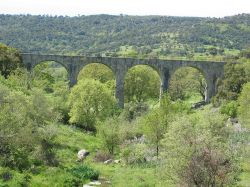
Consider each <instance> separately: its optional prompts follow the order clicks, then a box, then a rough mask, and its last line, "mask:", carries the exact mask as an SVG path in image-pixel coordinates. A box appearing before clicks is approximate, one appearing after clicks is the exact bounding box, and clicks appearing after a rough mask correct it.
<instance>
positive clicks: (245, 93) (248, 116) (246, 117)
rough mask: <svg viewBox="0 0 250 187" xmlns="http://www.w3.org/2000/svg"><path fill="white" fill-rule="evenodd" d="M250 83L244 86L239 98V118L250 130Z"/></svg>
mask: <svg viewBox="0 0 250 187" xmlns="http://www.w3.org/2000/svg"><path fill="white" fill-rule="evenodd" d="M249 108H250V83H247V84H245V85H244V86H243V90H242V92H241V94H240V97H239V117H240V120H241V121H242V123H243V125H244V126H245V127H247V128H248V129H249V128H250V110H249Z"/></svg>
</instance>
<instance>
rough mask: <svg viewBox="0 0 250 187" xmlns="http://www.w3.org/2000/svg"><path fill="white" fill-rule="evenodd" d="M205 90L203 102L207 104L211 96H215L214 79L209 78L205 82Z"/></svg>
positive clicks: (213, 77)
mask: <svg viewBox="0 0 250 187" xmlns="http://www.w3.org/2000/svg"><path fill="white" fill-rule="evenodd" d="M206 81H207V89H206V93H205V102H206V103H209V102H210V101H211V99H212V97H213V96H215V95H216V77H215V76H212V77H209V78H208V79H207V80H206Z"/></svg>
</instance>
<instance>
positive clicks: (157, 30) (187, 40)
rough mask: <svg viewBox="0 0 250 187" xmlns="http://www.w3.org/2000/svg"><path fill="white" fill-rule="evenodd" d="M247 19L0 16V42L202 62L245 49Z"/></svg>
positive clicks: (27, 48)
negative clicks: (200, 57)
mask: <svg viewBox="0 0 250 187" xmlns="http://www.w3.org/2000/svg"><path fill="white" fill-rule="evenodd" d="M249 20H250V19H249V14H241V15H236V16H231V17H225V18H219V19H217V18H194V17H190V18H187V17H171V16H143V17H142V16H127V15H120V16H111V15H92V16H78V17H63V16H55V17H51V16H47V15H44V16H41V15H39V16H32V15H0V25H1V30H0V36H1V37H0V42H3V43H6V44H8V45H10V46H13V47H16V48H18V49H20V50H22V51H24V52H29V51H39V52H44V53H48V52H50V53H63V54H65V53H68V54H86V53H87V54H88V53H94V54H100V53H102V54H104V55H108V56H113V55H114V56H116V55H123V54H126V55H130V56H135V55H136V56H138V55H139V56H141V57H145V56H147V57H152V56H156V55H157V56H165V57H166V56H180V57H183V56H189V57H192V56H194V54H195V53H197V54H203V56H205V57H207V56H213V55H217V54H218V55H220V54H227V52H228V51H230V50H234V51H235V50H240V49H244V48H247V47H249V38H250V35H249V34H250V32H249V25H250V23H249ZM124 48H126V49H124ZM131 48H132V49H131Z"/></svg>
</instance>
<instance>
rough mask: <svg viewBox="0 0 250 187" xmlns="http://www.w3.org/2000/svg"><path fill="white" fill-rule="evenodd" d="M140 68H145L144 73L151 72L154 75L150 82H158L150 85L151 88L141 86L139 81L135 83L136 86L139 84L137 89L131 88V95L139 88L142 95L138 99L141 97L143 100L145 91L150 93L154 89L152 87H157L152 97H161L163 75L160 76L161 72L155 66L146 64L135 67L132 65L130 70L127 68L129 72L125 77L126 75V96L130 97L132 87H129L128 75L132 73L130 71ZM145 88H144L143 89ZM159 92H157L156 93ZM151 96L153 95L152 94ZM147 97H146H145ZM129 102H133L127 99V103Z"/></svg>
mask: <svg viewBox="0 0 250 187" xmlns="http://www.w3.org/2000/svg"><path fill="white" fill-rule="evenodd" d="M138 67H143V68H145V69H144V71H150V72H152V73H153V74H152V75H151V77H150V78H149V81H154V82H156V84H153V85H150V87H149V85H143V84H140V83H139V81H138V82H137V81H135V82H134V83H135V84H138V85H137V86H136V87H135V88H131V90H130V91H131V93H132V92H133V91H135V90H136V89H137V88H138V90H137V91H139V92H140V93H139V95H138V99H139V98H140V97H141V98H143V90H144V91H148V92H149V91H150V88H151V87H152V86H155V89H152V91H153V92H152V96H154V97H159V95H160V88H161V75H160V72H159V70H158V68H157V67H156V66H154V65H149V64H144V63H138V64H134V65H132V66H129V67H128V68H127V71H126V72H125V75H124V92H125V95H126V96H127V97H128V95H129V93H130V91H129V89H128V88H129V87H130V86H131V85H127V82H126V81H128V79H127V78H128V75H129V73H130V71H132V70H135V69H136V68H138ZM141 73H143V71H142V72H141ZM150 79H151V80H150ZM143 87H144V88H143ZM156 90H157V91H156ZM154 91H156V92H155V93H154ZM140 94H141V96H140ZM150 95H151V94H150ZM144 96H145V95H144ZM129 100H131V98H127V101H129Z"/></svg>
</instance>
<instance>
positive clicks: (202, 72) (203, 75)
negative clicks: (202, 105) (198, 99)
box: [168, 64, 208, 101]
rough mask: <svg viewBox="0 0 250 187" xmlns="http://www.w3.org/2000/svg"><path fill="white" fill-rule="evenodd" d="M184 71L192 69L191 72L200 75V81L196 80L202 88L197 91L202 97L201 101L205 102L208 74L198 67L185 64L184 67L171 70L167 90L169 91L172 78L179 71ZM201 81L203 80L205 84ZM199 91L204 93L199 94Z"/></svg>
mask: <svg viewBox="0 0 250 187" xmlns="http://www.w3.org/2000/svg"><path fill="white" fill-rule="evenodd" d="M184 69H189V71H190V70H192V69H193V70H196V71H197V72H199V73H200V74H201V75H202V77H201V79H199V80H198V83H199V85H200V86H202V90H200V91H199V95H201V96H202V100H203V101H207V94H208V93H207V92H208V89H207V87H208V74H207V72H206V71H204V70H203V69H202V68H200V67H199V66H196V65H192V64H187V65H186V64H184V65H180V66H176V67H174V68H173V69H172V71H171V76H170V79H169V82H168V84H169V88H170V89H171V86H172V81H173V78H174V76H175V75H176V74H177V72H179V71H180V70H184ZM202 79H204V81H205V82H204V81H203V80H202ZM196 80H197V79H196ZM201 91H204V92H201Z"/></svg>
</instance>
